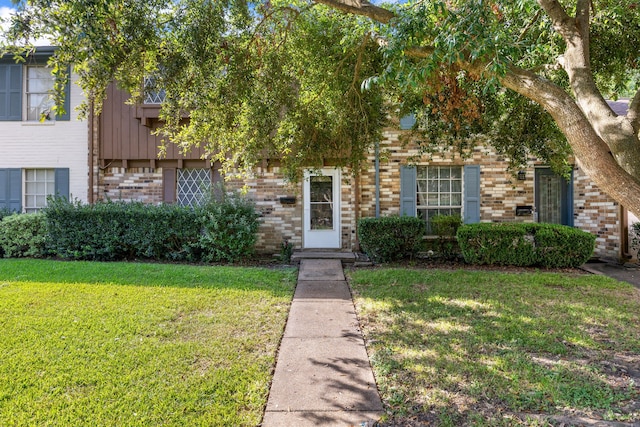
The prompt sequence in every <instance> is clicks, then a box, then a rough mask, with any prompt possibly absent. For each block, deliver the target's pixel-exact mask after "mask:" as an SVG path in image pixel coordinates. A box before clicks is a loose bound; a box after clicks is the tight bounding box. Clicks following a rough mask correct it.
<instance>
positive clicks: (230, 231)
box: [198, 191, 260, 262]
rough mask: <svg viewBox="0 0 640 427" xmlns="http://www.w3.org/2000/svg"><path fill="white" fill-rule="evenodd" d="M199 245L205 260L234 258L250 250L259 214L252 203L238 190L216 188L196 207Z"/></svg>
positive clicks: (250, 252) (240, 257) (233, 259)
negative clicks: (198, 221)
mask: <svg viewBox="0 0 640 427" xmlns="http://www.w3.org/2000/svg"><path fill="white" fill-rule="evenodd" d="M198 213H199V220H200V225H201V227H202V232H201V236H200V241H199V244H198V247H199V249H200V251H201V256H202V260H203V261H205V262H236V261H238V260H240V259H242V258H245V257H247V256H250V255H252V254H253V251H254V249H255V248H254V246H255V243H256V240H257V239H258V227H259V226H260V223H259V221H258V218H259V217H260V215H259V214H258V212H257V211H256V207H255V205H254V203H253V202H252V201H251V200H249V199H248V198H246V197H243V196H242V195H240V194H238V193H226V192H224V191H220V192H217V196H212V197H211V199H210V200H209V201H207V202H206V203H205V204H204V205H203V206H202V207H201V208H200V209H199V210H198Z"/></svg>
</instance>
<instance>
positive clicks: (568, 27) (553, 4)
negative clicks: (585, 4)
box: [538, 0, 575, 41]
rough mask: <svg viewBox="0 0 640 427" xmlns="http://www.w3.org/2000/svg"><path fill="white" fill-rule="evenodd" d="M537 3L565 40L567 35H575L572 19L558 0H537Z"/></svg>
mask: <svg viewBox="0 0 640 427" xmlns="http://www.w3.org/2000/svg"><path fill="white" fill-rule="evenodd" d="M538 4H539V5H540V7H541V8H542V9H543V10H544V11H545V12H546V13H547V15H548V16H549V18H551V22H553V27H554V28H555V29H556V31H557V32H558V33H559V34H560V35H561V36H562V37H563V38H564V39H565V41H567V37H571V36H573V35H575V26H574V25H573V19H571V17H570V16H569V14H568V13H567V12H566V11H565V10H564V8H563V7H562V5H561V4H560V2H559V1H558V0H538Z"/></svg>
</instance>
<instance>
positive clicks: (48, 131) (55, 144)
mask: <svg viewBox="0 0 640 427" xmlns="http://www.w3.org/2000/svg"><path fill="white" fill-rule="evenodd" d="M53 52H54V48H52V47H38V48H37V49H36V50H35V52H34V53H33V54H31V55H29V56H27V57H26V58H25V62H23V63H16V61H15V59H14V58H13V56H12V55H5V56H4V57H1V58H0V209H3V208H4V209H10V210H12V211H17V212H36V211H38V210H39V209H41V208H42V207H44V206H45V205H46V200H47V196H50V195H54V194H57V195H62V196H65V197H70V196H71V197H73V198H77V199H79V200H81V201H84V202H86V201H88V195H89V187H88V182H87V177H88V175H89V155H88V149H87V135H88V125H87V123H88V122H87V121H86V120H85V121H80V120H78V117H77V112H76V111H75V107H76V106H77V105H79V104H80V103H81V101H82V99H83V98H82V97H83V95H82V91H81V89H80V88H79V87H78V86H77V85H75V84H73V82H70V84H68V85H67V90H66V99H65V105H64V110H65V111H64V114H58V115H56V114H55V112H54V111H53V110H52V108H51V107H52V106H53V103H52V101H51V98H50V93H51V91H52V89H53V78H52V77H51V69H50V68H48V67H47V60H48V59H49V57H50V56H51V55H52V54H53ZM71 80H75V76H73V75H72V78H71Z"/></svg>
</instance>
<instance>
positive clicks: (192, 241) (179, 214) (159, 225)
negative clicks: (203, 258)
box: [44, 198, 200, 261]
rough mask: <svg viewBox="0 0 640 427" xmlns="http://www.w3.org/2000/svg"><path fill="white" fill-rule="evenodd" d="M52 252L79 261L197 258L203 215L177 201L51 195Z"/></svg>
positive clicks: (46, 210)
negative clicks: (84, 200) (92, 201)
mask: <svg viewBox="0 0 640 427" xmlns="http://www.w3.org/2000/svg"><path fill="white" fill-rule="evenodd" d="M44 213H45V215H46V218H47V226H48V230H49V235H50V248H51V250H52V252H53V253H54V254H56V255H58V256H60V257H62V258H68V259H75V260H97V261H115V260H122V259H157V260H172V261H173V260H191V259H193V258H194V256H193V252H194V246H197V243H198V240H199V238H200V222H199V220H198V217H197V214H196V213H195V212H194V211H193V210H191V209H188V208H183V207H180V206H175V205H159V206H154V205H145V204H143V203H140V202H111V201H108V202H100V203H96V204H93V205H83V204H81V203H79V202H70V201H67V200H65V199H62V198H58V199H50V200H49V202H48V205H47V207H46V208H45V209H44Z"/></svg>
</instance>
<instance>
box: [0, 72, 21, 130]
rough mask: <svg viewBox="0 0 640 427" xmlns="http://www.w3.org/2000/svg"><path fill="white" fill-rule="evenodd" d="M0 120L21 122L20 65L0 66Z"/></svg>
mask: <svg viewBox="0 0 640 427" xmlns="http://www.w3.org/2000/svg"><path fill="white" fill-rule="evenodd" d="M0 120H5V121H9V120H22V65H20V64H0Z"/></svg>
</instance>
